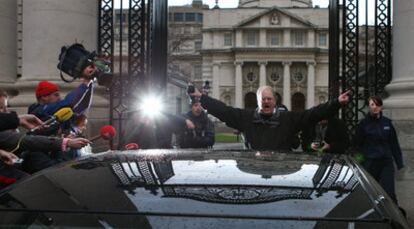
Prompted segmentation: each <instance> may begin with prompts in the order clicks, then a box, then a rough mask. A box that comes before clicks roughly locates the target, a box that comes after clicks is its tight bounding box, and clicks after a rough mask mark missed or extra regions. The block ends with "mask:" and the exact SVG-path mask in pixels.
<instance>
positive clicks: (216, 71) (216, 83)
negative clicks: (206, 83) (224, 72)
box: [212, 62, 220, 99]
mask: <svg viewBox="0 0 414 229" xmlns="http://www.w3.org/2000/svg"><path fill="white" fill-rule="evenodd" d="M212 83H213V95H212V96H213V98H216V99H220V63H219V62H214V63H213V82H212Z"/></svg>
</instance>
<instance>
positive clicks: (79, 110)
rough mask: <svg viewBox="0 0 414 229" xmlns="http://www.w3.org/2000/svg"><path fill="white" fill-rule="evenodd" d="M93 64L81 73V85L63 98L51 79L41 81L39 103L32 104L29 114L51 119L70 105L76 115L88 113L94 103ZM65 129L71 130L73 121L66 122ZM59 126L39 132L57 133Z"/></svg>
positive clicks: (38, 92)
mask: <svg viewBox="0 0 414 229" xmlns="http://www.w3.org/2000/svg"><path fill="white" fill-rule="evenodd" d="M94 72H95V67H94V66H93V65H88V66H85V67H84V69H83V70H82V73H81V75H80V77H79V78H80V81H81V83H80V85H79V86H78V87H77V88H75V89H74V90H72V91H70V92H69V93H68V94H67V95H66V96H65V98H63V99H62V98H61V95H60V89H59V86H57V85H56V84H54V83H51V82H49V81H41V82H39V84H38V85H37V88H36V99H37V103H35V104H32V105H31V106H30V107H29V109H28V113H29V114H34V115H35V116H37V117H38V118H39V119H41V120H42V121H45V120H47V119H49V118H50V117H51V116H52V115H53V114H54V113H56V112H57V111H58V110H59V109H61V108H63V107H70V108H71V109H72V110H73V112H74V115H75V117H77V116H80V115H82V114H84V113H86V112H87V111H88V110H89V108H90V105H91V103H92V95H93V73H94ZM65 124H66V126H64V129H66V130H70V125H71V121H68V122H67V123H65ZM59 127H61V126H52V127H51V128H49V129H45V130H43V131H40V132H37V133H36V134H40V135H47V136H50V135H56V133H57V131H58V129H59Z"/></svg>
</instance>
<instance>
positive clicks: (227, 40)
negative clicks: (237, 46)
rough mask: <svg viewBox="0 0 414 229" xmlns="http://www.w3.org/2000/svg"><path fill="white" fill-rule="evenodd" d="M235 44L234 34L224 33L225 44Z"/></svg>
mask: <svg viewBox="0 0 414 229" xmlns="http://www.w3.org/2000/svg"><path fill="white" fill-rule="evenodd" d="M232 45H233V36H232V34H231V33H225V34H224V46H232Z"/></svg>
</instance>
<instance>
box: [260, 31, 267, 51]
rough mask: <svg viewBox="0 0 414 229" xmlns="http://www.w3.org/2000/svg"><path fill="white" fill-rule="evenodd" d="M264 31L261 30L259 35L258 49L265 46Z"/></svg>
mask: <svg viewBox="0 0 414 229" xmlns="http://www.w3.org/2000/svg"><path fill="white" fill-rule="evenodd" d="M266 40H267V39H266V30H265V29H261V30H260V33H259V47H261V48H264V47H266V46H267V44H266V43H267V42H266Z"/></svg>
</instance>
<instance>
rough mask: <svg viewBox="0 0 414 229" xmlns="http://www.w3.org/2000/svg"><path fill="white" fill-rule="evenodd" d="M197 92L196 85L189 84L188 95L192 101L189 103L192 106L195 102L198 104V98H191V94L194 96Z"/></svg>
mask: <svg viewBox="0 0 414 229" xmlns="http://www.w3.org/2000/svg"><path fill="white" fill-rule="evenodd" d="M194 92H195V87H194V84H192V83H188V85H187V94H188V96H189V97H190V101H189V103H190V106H191V105H192V104H193V103H194V102H196V100H197V99H196V98H195V97H194V96H191V95H190V94H192V93H194Z"/></svg>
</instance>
